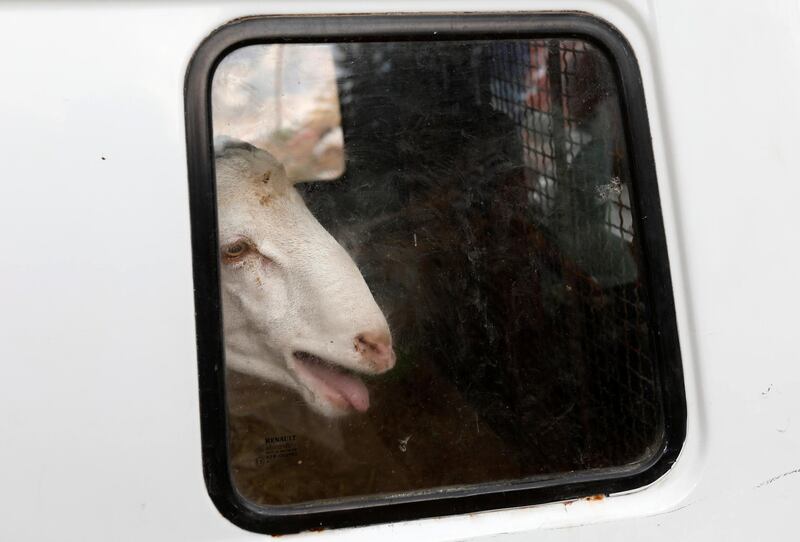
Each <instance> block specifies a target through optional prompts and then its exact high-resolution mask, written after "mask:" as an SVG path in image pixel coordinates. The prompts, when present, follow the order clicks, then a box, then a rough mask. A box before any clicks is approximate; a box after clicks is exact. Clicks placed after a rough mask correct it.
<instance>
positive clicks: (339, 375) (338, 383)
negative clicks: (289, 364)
mask: <svg viewBox="0 0 800 542" xmlns="http://www.w3.org/2000/svg"><path fill="white" fill-rule="evenodd" d="M293 355H294V360H295V367H296V369H297V374H298V376H299V377H300V379H301V380H302V381H303V383H304V384H305V385H306V387H308V388H309V389H310V390H311V392H312V393H313V394H314V395H315V396H316V397H317V398H318V399H321V400H323V401H326V402H328V403H330V404H332V405H333V406H334V407H336V408H338V409H339V410H345V411H346V410H356V411H358V412H366V410H367V409H368V408H369V391H368V390H367V387H366V386H365V385H364V382H362V381H361V379H360V378H359V377H358V376H357V375H356V374H355V373H354V372H353V371H350V370H348V369H345V368H344V367H341V366H339V365H334V364H333V363H331V362H330V361H328V360H325V359H323V358H321V357H319V356H315V355H314V354H310V353H308V352H294V354H293Z"/></svg>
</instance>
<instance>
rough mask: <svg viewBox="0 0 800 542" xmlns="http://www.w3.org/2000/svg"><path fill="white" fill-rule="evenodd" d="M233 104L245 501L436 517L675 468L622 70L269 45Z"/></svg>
mask: <svg viewBox="0 0 800 542" xmlns="http://www.w3.org/2000/svg"><path fill="white" fill-rule="evenodd" d="M212 88H213V93H212V111H213V119H212V120H213V130H214V137H215V153H216V158H215V164H216V167H215V169H216V182H217V204H218V217H219V218H218V220H219V223H218V228H219V240H220V285H221V296H222V311H223V322H224V326H223V333H224V342H225V360H226V361H225V363H226V402H227V416H228V435H229V448H228V449H229V454H230V465H231V476H232V479H233V483H234V485H235V487H236V488H237V490H238V491H239V493H240V494H241V495H242V496H243V497H244V498H246V499H247V500H249V501H251V502H252V503H255V504H257V505H262V506H275V505H290V504H301V503H302V504H308V503H317V504H320V503H326V502H331V500H336V502H339V501H347V500H350V499H358V498H365V497H377V498H386V497H392V496H397V495H401V494H402V495H408V494H422V493H426V494H429V493H430V492H436V491H446V490H453V489H457V488H464V487H469V486H476V485H481V484H487V483H492V482H512V481H513V482H517V483H527V482H534V481H537V480H548V479H552V478H554V477H559V476H562V477H568V476H572V475H574V473H575V472H584V473H586V472H589V473H591V472H597V473H607V472H609V471H614V472H619V473H625V472H630V471H632V470H634V469H637V468H639V467H640V466H641V465H642V464H644V463H646V462H647V461H649V460H651V459H652V458H653V456H654V454H655V453H656V452H657V450H658V449H659V447H660V446H661V443H662V436H663V433H664V414H663V405H662V402H661V393H660V391H659V387H658V378H657V370H656V358H657V356H656V353H655V351H654V345H653V339H652V337H653V334H654V332H655V330H653V329H652V326H651V324H650V322H651V321H652V307H651V304H650V300H649V298H648V291H649V289H648V285H647V284H646V280H645V274H644V263H643V255H642V248H641V240H640V237H641V234H640V232H639V231H638V230H637V222H636V221H635V220H634V218H635V216H636V210H635V205H632V202H634V201H635V198H634V189H635V188H636V186H635V185H634V183H633V182H632V179H631V168H630V159H629V155H628V149H627V148H626V138H625V132H624V127H623V117H622V113H621V109H620V96H619V91H618V88H617V84H616V77H615V72H614V69H613V67H612V65H611V64H610V62H609V60H608V58H607V57H606V56H605V54H604V53H602V52H601V51H600V50H599V49H598V48H596V47H595V46H593V45H591V44H589V43H588V42H585V41H581V40H578V39H534V40H528V39H526V40H493V41H429V42H408V41H405V42H394V43H392V42H364V43H336V44H320V45H307V44H281V45H252V46H247V47H243V48H240V49H238V50H236V51H235V52H233V53H231V54H230V55H228V56H227V57H226V58H224V59H223V61H222V62H221V64H220V65H219V67H218V69H217V70H216V72H215V75H214V79H213V87H212Z"/></svg>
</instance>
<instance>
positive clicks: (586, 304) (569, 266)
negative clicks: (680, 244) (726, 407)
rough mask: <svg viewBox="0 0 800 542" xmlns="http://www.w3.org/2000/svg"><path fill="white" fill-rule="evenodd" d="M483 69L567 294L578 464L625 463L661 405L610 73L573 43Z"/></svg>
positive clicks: (600, 59) (499, 48)
mask: <svg viewBox="0 0 800 542" xmlns="http://www.w3.org/2000/svg"><path fill="white" fill-rule="evenodd" d="M489 64H490V66H491V68H490V73H491V76H490V85H489V86H490V93H491V100H490V103H491V105H492V107H493V108H494V109H496V110H498V111H501V112H503V113H504V114H506V115H507V116H508V117H509V118H510V119H511V120H512V122H513V123H514V125H515V126H516V129H517V131H518V136H519V139H520V141H521V144H522V147H523V161H524V164H525V168H524V169H525V183H526V188H527V197H528V203H529V206H530V208H531V210H532V212H533V213H534V215H535V221H536V223H537V224H538V226H539V227H540V228H541V231H542V232H544V237H545V238H546V239H547V242H548V244H551V246H550V249H549V250H546V251H543V252H539V254H540V255H543V256H546V258H545V260H546V262H545V263H546V266H547V268H548V270H549V272H550V273H551V277H550V279H551V280H552V281H554V282H555V283H556V286H557V287H558V286H559V285H563V287H564V289H565V290H566V291H567V292H568V295H567V296H566V297H565V299H564V308H566V309H567V310H565V311H564V312H563V313H562V317H561V318H562V322H563V325H561V326H558V325H557V326H554V327H553V329H552V330H551V333H556V334H561V335H562V337H561V339H560V340H559V339H558V338H555V337H551V340H555V341H557V342H561V343H562V344H568V345H570V346H569V349H570V350H571V353H572V355H574V356H575V359H577V360H582V361H580V362H578V363H577V364H576V365H575V366H574V368H573V370H574V371H575V376H576V377H577V378H576V381H577V382H579V384H578V386H577V387H576V388H574V389H573V391H574V392H576V393H579V394H580V395H581V400H580V402H579V404H580V406H579V410H581V412H580V413H579V414H578V417H579V418H580V425H581V426H583V430H584V433H583V434H584V439H583V442H582V443H581V448H582V450H583V452H582V454H581V455H583V456H585V457H582V459H583V460H585V462H586V463H588V464H595V465H597V464H604V463H606V462H610V463H611V464H614V463H616V462H618V461H620V460H631V459H632V456H635V455H637V454H641V453H642V452H643V451H644V450H646V449H647V447H648V445H649V444H650V443H652V442H653V438H654V434H655V433H656V432H657V431H658V430H659V420H660V419H661V411H660V408H661V406H660V403H659V401H658V399H657V393H656V382H655V374H654V370H653V359H652V357H651V354H650V348H649V341H648V335H649V327H648V323H647V316H646V312H647V303H646V300H645V298H644V289H643V286H642V284H641V282H640V273H639V272H638V270H639V269H641V262H640V254H639V251H638V243H637V240H636V239H635V232H634V226H633V215H632V210H631V203H630V200H631V198H630V189H631V188H630V174H629V170H628V167H627V156H626V152H625V143H624V139H623V137H622V134H623V130H622V129H621V126H620V125H619V123H620V122H621V120H620V119H621V115H620V112H619V106H618V96H617V89H616V85H615V84H614V81H613V79H612V78H611V77H612V74H613V70H612V68H611V67H610V66H609V65H608V63H607V60H606V59H605V58H604V56H603V55H602V54H600V53H599V52H598V51H597V50H596V49H594V48H592V47H591V46H590V45H588V44H587V43H585V42H583V41H578V40H569V39H552V40H535V41H530V42H506V43H502V44H497V45H495V46H494V47H493V51H492V54H491V55H490V61H489ZM609 112H610V114H609ZM587 253H589V254H593V255H592V256H591V257H589V258H586V257H585V254H587ZM611 275H615V276H613V277H612V276H611ZM559 283H560V284H559Z"/></svg>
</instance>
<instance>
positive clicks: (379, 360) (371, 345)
mask: <svg viewBox="0 0 800 542" xmlns="http://www.w3.org/2000/svg"><path fill="white" fill-rule="evenodd" d="M353 344H354V345H355V348H356V351H358V352H359V353H360V354H361V355H362V356H363V357H364V358H365V359H366V360H367V361H368V362H370V363H371V364H372V365H373V366H374V367H375V369H376V370H378V371H381V372H383V371H388V370H389V369H391V368H392V367H394V362H395V354H394V350H393V349H392V337H391V335H389V334H388V333H386V332H374V331H367V332H364V333H361V334H359V335H358V336H356V338H355V341H354V343H353Z"/></svg>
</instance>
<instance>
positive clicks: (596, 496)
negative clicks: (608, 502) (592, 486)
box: [586, 493, 606, 501]
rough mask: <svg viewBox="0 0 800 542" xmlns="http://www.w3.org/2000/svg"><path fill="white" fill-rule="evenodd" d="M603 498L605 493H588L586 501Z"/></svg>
mask: <svg viewBox="0 0 800 542" xmlns="http://www.w3.org/2000/svg"><path fill="white" fill-rule="evenodd" d="M605 498H606V496H605V495H603V494H602V493H598V494H597V495H590V496H589V497H586V500H587V501H602V500H603V499H605Z"/></svg>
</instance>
